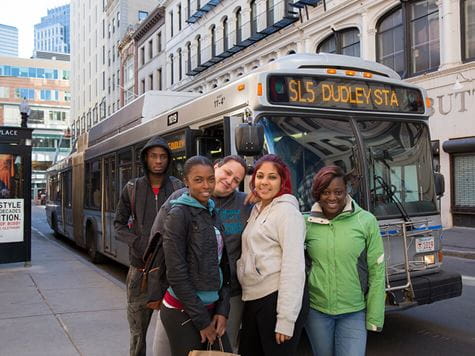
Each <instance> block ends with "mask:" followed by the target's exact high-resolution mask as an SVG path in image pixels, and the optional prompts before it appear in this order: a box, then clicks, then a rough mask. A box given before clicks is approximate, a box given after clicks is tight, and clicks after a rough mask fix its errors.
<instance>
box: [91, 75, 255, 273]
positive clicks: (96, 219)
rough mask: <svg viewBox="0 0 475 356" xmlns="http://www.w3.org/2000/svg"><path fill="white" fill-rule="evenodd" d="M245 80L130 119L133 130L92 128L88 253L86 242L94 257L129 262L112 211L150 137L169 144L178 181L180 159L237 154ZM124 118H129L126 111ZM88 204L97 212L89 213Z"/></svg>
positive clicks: (127, 125)
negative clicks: (94, 180) (96, 188)
mask: <svg viewBox="0 0 475 356" xmlns="http://www.w3.org/2000/svg"><path fill="white" fill-rule="evenodd" d="M249 79H251V78H247V79H243V80H242V81H239V83H233V84H230V85H228V86H227V87H225V88H222V89H220V90H217V91H215V92H213V93H209V94H206V95H201V96H199V97H195V98H191V99H190V100H189V101H187V102H185V103H183V104H181V105H178V106H176V107H174V108H172V109H170V110H167V111H165V112H164V113H161V114H159V115H157V116H156V117H151V118H144V117H142V118H141V119H140V120H135V123H136V126H134V127H130V123H129V122H127V120H125V119H124V123H123V126H124V127H125V129H124V127H119V126H118V125H116V126H115V127H114V128H113V129H110V130H109V131H108V127H107V126H104V127H102V128H101V130H100V131H99V130H97V129H96V127H94V128H92V129H91V131H90V132H89V147H88V148H87V150H86V152H85V168H86V182H85V186H86V187H89V186H91V181H90V180H89V177H90V176H91V174H89V171H90V170H93V168H91V167H92V166H93V165H97V166H98V167H100V181H101V188H100V192H101V193H100V201H101V204H100V206H99V204H90V201H91V200H93V199H94V195H92V196H91V198H90V199H89V198H88V197H89V195H88V193H86V201H85V209H84V216H83V231H84V234H85V236H86V240H87V241H88V243H87V244H88V249H89V250H91V248H90V244H92V245H93V251H90V252H92V254H91V257H92V258H93V259H96V258H95V253H94V252H97V253H100V254H103V255H105V256H107V257H109V258H112V259H114V260H117V261H119V262H121V263H123V264H128V247H127V245H126V244H125V243H123V242H121V241H118V240H117V239H116V238H115V234H114V228H113V220H114V212H115V208H116V204H117V201H118V198H119V195H120V193H121V191H122V189H123V187H124V185H125V184H126V183H127V181H128V180H129V179H130V178H132V177H136V176H140V175H141V174H142V171H141V163H140V161H139V157H140V150H141V148H142V147H143V145H144V144H145V143H146V142H147V141H148V140H149V139H150V138H152V137H153V136H155V135H160V136H162V137H163V138H164V139H165V140H166V141H167V142H168V144H169V147H170V149H171V151H172V155H173V166H174V171H173V172H172V174H174V175H176V176H178V177H181V174H182V168H183V163H184V161H185V160H186V159H187V158H189V157H191V156H193V155H196V154H202V155H207V156H209V157H210V158H212V159H215V158H222V157H224V156H226V155H229V154H236V148H235V145H234V129H235V127H236V126H237V125H239V124H240V123H242V122H243V118H244V116H245V113H246V111H247V112H249V101H250V100H249V94H248V91H247V90H246V87H247V86H249V84H248V83H249ZM157 93H158V95H159V92H157ZM128 115H131V113H130V111H129V112H128ZM106 121H107V120H106ZM106 121H104V124H106ZM111 131H114V132H111ZM125 157H128V158H125ZM98 170H99V169H98ZM86 191H89V192H91V191H92V189H86ZM91 205H92V206H95V207H96V208H95V209H91V208H90V206H91Z"/></svg>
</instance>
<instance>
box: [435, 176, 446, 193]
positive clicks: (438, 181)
mask: <svg viewBox="0 0 475 356" xmlns="http://www.w3.org/2000/svg"><path fill="white" fill-rule="evenodd" d="M434 185H435V195H437V197H442V196H443V195H444V193H445V178H444V175H443V174H441V173H439V172H434Z"/></svg>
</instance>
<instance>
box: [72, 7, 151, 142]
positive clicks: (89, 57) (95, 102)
mask: <svg viewBox="0 0 475 356" xmlns="http://www.w3.org/2000/svg"><path fill="white" fill-rule="evenodd" d="M157 3H158V1H150V0H92V1H91V2H90V4H86V2H84V1H80V0H72V1H71V33H73V36H72V38H71V72H72V77H73V79H74V80H73V82H72V88H71V90H72V93H73V97H72V98H73V99H72V106H71V113H72V116H71V117H72V123H71V127H72V129H73V132H74V134H75V135H77V134H80V133H81V132H84V131H87V130H89V128H90V127H92V126H93V125H94V124H96V123H97V122H99V121H100V120H102V119H104V118H105V117H106V116H109V115H111V114H112V113H114V112H115V111H117V110H118V109H119V107H120V90H119V88H120V86H121V85H120V60H119V42H120V40H121V39H123V38H124V36H125V35H126V33H127V29H128V28H129V25H134V24H137V23H138V22H140V21H142V20H143V19H145V18H146V17H147V16H148V15H149V13H150V11H151V10H153V9H154V8H155V7H156V5H157ZM85 19H87V20H85Z"/></svg>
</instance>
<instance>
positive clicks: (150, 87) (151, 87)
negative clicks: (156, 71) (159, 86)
mask: <svg viewBox="0 0 475 356" xmlns="http://www.w3.org/2000/svg"><path fill="white" fill-rule="evenodd" d="M148 82H149V83H150V85H149V89H150V90H153V73H152V74H150V75H149V76H148Z"/></svg>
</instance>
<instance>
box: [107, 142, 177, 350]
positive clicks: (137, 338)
mask: <svg viewBox="0 0 475 356" xmlns="http://www.w3.org/2000/svg"><path fill="white" fill-rule="evenodd" d="M140 160H141V162H142V166H143V169H144V173H145V174H144V175H143V176H142V177H140V178H137V179H132V180H131V181H129V182H128V183H127V184H126V186H125V187H124V189H123V190H122V194H121V196H120V199H119V203H118V205H117V210H116V213H115V219H114V229H115V233H116V236H117V239H118V240H119V241H123V242H125V243H127V245H128V246H129V262H130V267H129V272H128V274H127V280H126V285H127V319H128V321H129V327H130V355H131V356H145V354H146V344H145V340H146V336H147V329H148V325H149V323H150V318H151V316H152V310H151V309H148V308H147V306H146V296H147V295H146V293H144V292H142V291H141V286H140V285H141V277H142V272H143V268H144V261H143V255H144V252H145V248H146V247H147V243H148V238H149V235H150V230H151V228H152V224H153V221H154V219H155V215H157V213H158V211H159V209H160V207H161V206H162V204H163V203H164V202H165V201H166V200H167V198H168V197H169V196H170V195H171V194H172V193H173V192H174V191H175V190H177V189H180V188H182V187H183V183H182V182H181V181H179V180H178V179H177V178H175V177H172V176H169V175H168V173H167V172H168V169H169V167H170V163H171V161H172V157H171V152H170V149H169V148H168V145H167V143H166V142H165V141H164V140H163V139H162V138H161V137H159V136H156V137H154V138H152V139H150V141H148V142H147V144H146V145H145V146H144V148H143V149H142V152H141V153H140Z"/></svg>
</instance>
